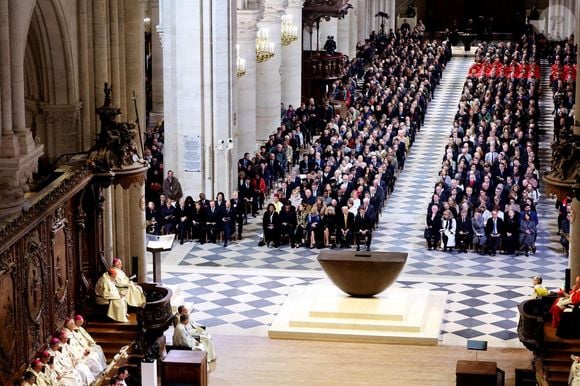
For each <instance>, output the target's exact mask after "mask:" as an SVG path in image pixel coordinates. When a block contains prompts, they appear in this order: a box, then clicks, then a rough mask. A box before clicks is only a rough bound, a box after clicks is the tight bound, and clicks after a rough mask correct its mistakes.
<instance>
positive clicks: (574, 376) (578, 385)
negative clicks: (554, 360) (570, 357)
mask: <svg viewBox="0 0 580 386" xmlns="http://www.w3.org/2000/svg"><path fill="white" fill-rule="evenodd" d="M568 384H569V385H570V386H580V362H576V361H574V362H572V366H570V377H568Z"/></svg>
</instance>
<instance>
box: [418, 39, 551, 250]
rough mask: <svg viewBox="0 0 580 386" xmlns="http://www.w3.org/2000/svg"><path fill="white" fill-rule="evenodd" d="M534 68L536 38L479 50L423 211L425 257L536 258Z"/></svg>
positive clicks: (536, 112)
mask: <svg viewBox="0 0 580 386" xmlns="http://www.w3.org/2000/svg"><path fill="white" fill-rule="evenodd" d="M537 63H539V62H538V54H537V52H536V45H535V44H534V37H533V36H525V37H524V38H522V40H521V41H520V42H518V43H511V42H510V43H498V44H484V43H481V44H479V46H478V48H477V50H476V55H475V63H474V64H473V65H472V66H471V68H470V69H469V72H468V75H467V80H466V82H465V84H464V87H463V93H462V96H461V99H460V101H459V103H458V111H457V113H456V115H455V120H454V122H453V128H452V130H451V134H450V136H449V141H448V143H447V145H446V146H445V154H444V156H443V160H442V167H441V171H440V172H439V178H438V180H437V182H436V184H435V188H434V193H433V196H432V200H431V202H430V203H429V205H428V208H427V215H426V227H425V239H426V241H427V247H428V248H429V249H438V248H441V249H442V250H443V251H447V250H453V248H456V249H458V250H460V251H462V252H466V251H467V250H468V249H470V248H473V249H474V250H475V251H479V252H480V253H482V254H483V253H489V254H490V255H492V256H493V255H496V254H497V253H498V252H502V253H504V254H510V255H511V254H519V253H522V254H526V255H528V254H529V253H535V251H536V246H535V241H536V238H537V225H538V222H539V219H538V214H537V211H536V205H537V203H538V201H539V200H540V193H539V190H538V184H539V178H540V175H539V171H538V167H539V160H538V158H537V156H536V155H537V152H538V139H539V132H540V128H539V125H538V122H539V116H540V115H539V110H538V96H539V66H538V64H537Z"/></svg>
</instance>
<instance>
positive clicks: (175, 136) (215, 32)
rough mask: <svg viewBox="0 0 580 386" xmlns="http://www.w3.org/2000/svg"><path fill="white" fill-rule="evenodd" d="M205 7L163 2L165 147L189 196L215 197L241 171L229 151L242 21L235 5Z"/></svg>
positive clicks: (167, 163)
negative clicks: (238, 24)
mask: <svg viewBox="0 0 580 386" xmlns="http://www.w3.org/2000/svg"><path fill="white" fill-rule="evenodd" d="M199 4H200V5H199V6H198V7H192V6H191V5H190V4H188V3H187V2H177V1H174V2H170V1H164V2H162V6H163V11H162V14H163V42H164V44H163V54H164V55H163V81H164V89H165V90H166V91H167V92H166V94H165V100H164V110H165V148H166V149H171V151H168V152H165V157H164V160H165V168H166V170H169V169H172V170H174V172H175V175H176V176H177V177H178V178H179V180H180V181H181V185H182V188H183V191H184V193H185V194H191V195H197V194H199V192H205V193H206V195H207V196H208V197H212V196H214V195H215V193H217V192H218V191H220V190H221V191H223V192H224V193H225V194H226V195H228V192H229V191H230V189H231V183H232V178H233V177H232V176H233V175H234V174H235V173H236V170H235V168H234V167H232V162H231V158H232V155H231V151H230V150H226V149H227V147H228V143H227V142H228V139H229V138H232V137H233V133H234V132H235V122H234V119H233V118H234V111H235V101H234V96H233V95H234V94H233V91H232V90H234V80H233V76H234V71H235V30H232V29H231V27H232V26H235V25H236V21H235V13H234V12H233V9H232V7H233V4H232V3H231V2H214V3H213V4H209V2H199ZM279 84H280V83H278V86H279ZM222 148H223V149H224V150H220V149H222ZM224 161H225V162H224Z"/></svg>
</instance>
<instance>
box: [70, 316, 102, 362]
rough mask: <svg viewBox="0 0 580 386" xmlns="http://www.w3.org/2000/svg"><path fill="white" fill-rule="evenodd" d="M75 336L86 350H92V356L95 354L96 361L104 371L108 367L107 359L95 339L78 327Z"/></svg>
mask: <svg viewBox="0 0 580 386" xmlns="http://www.w3.org/2000/svg"><path fill="white" fill-rule="evenodd" d="M74 336H75V337H76V338H77V339H78V340H79V342H81V344H82V345H83V347H84V348H88V349H89V350H91V355H93V353H94V356H95V358H96V360H97V361H98V363H99V365H100V366H101V367H102V369H103V370H104V369H105V368H106V367H107V359H106V358H105V353H104V352H103V348H102V347H101V346H99V345H98V344H96V343H95V340H94V339H93V337H92V336H91V335H90V334H89V333H88V332H87V330H85V329H84V328H83V327H78V326H77V327H76V328H75V330H74Z"/></svg>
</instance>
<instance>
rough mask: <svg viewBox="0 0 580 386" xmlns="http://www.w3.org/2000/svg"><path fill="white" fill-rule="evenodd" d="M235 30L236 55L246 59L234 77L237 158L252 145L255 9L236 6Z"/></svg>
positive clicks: (254, 104)
mask: <svg viewBox="0 0 580 386" xmlns="http://www.w3.org/2000/svg"><path fill="white" fill-rule="evenodd" d="M236 17H237V33H238V44H239V46H240V57H241V58H242V59H244V60H245V61H246V62H245V64H246V74H245V75H244V76H242V77H241V78H238V81H237V86H238V87H237V88H238V93H237V94H238V95H237V96H238V135H237V139H238V146H237V152H238V154H237V158H238V159H239V158H242V156H243V155H244V153H250V154H252V153H254V152H255V151H256V150H257V149H256V147H257V145H256V32H257V31H258V28H257V26H256V24H257V22H258V19H259V18H260V17H261V15H260V11H258V10H246V9H244V10H238V12H237V15H236Z"/></svg>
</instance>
